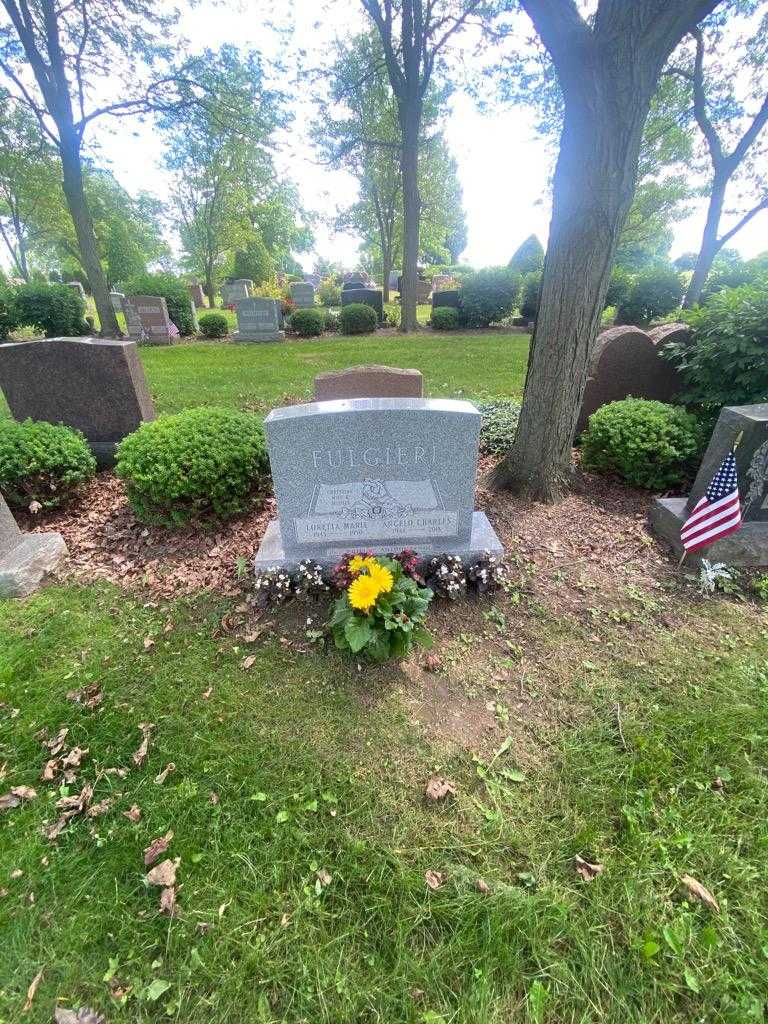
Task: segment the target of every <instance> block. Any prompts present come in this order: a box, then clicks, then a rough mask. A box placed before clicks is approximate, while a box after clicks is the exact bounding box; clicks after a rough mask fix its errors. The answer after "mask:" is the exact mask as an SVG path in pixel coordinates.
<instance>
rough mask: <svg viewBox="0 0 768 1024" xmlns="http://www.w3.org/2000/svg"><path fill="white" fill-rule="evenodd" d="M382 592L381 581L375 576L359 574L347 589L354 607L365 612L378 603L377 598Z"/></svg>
mask: <svg viewBox="0 0 768 1024" xmlns="http://www.w3.org/2000/svg"><path fill="white" fill-rule="evenodd" d="M380 593H381V587H380V586H379V581H378V580H375V579H374V578H373V576H358V577H357V579H356V580H353V581H352V583H350V585H349V588H348V589H347V595H348V597H349V603H350V604H351V605H352V607H353V608H358V609H359V610H360V611H363V612H367V611H368V609H369V608H372V607H373V606H374V605H375V604H376V598H377V597H378V596H379V594H380Z"/></svg>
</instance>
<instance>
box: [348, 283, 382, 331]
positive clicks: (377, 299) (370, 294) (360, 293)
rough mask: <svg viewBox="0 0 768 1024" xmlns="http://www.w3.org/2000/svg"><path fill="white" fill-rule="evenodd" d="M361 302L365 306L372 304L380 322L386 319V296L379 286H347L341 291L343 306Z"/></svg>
mask: <svg viewBox="0 0 768 1024" xmlns="http://www.w3.org/2000/svg"><path fill="white" fill-rule="evenodd" d="M355 302H360V303H362V304H363V305H364V306H370V307H371V309H373V310H374V312H375V313H376V319H377V320H378V321H379V323H382V322H383V320H384V298H383V294H382V292H380V291H379V289H378V288H346V289H344V291H342V293H341V304H342V306H350V305H352V303H355Z"/></svg>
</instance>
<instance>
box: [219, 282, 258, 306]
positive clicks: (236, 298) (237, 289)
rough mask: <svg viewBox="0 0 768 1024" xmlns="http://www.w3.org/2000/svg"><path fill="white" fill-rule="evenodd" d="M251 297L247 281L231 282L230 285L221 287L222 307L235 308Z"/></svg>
mask: <svg viewBox="0 0 768 1024" xmlns="http://www.w3.org/2000/svg"><path fill="white" fill-rule="evenodd" d="M250 297H251V293H250V291H249V290H248V285H247V284H246V283H245V281H230V282H229V283H228V284H223V285H222V286H221V304H222V306H235V305H237V303H238V302H241V301H242V300H243V299H249V298H250Z"/></svg>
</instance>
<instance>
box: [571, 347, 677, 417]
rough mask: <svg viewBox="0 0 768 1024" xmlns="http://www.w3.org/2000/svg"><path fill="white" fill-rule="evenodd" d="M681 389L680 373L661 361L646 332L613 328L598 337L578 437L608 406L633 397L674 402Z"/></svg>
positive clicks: (660, 356) (583, 401) (585, 391)
mask: <svg viewBox="0 0 768 1024" xmlns="http://www.w3.org/2000/svg"><path fill="white" fill-rule="evenodd" d="M681 388H682V381H681V380H680V377H679V375H678V373H677V370H676V369H675V368H674V366H673V365H672V364H671V363H670V362H668V361H667V360H666V359H664V358H663V357H662V355H661V353H660V351H659V349H658V348H657V347H656V345H654V343H653V342H652V341H651V339H650V337H649V336H648V335H647V334H646V333H645V331H641V330H640V328H639V327H610V328H609V329H608V330H607V331H603V332H602V334H599V335H598V337H597V342H596V344H595V350H594V353H593V355H592V360H591V363H590V369H589V377H588V379H587V386H586V388H585V390H584V398H583V399H582V403H581V411H580V413H579V419H578V423H577V426H576V433H577V434H579V433H581V431H582V430H583V429H584V428H585V427H586V425H587V420H588V419H589V417H590V416H591V415H592V413H593V412H595V410H596V409H599V408H600V406H602V405H606V404H607V403H608V402H617V401H620V400H621V399H623V398H628V397H629V396H630V395H631V396H632V397H633V398H649V399H655V400H656V401H658V402H671V401H672V400H673V399H674V398H675V396H676V395H677V394H678V393H679V391H680V390H681Z"/></svg>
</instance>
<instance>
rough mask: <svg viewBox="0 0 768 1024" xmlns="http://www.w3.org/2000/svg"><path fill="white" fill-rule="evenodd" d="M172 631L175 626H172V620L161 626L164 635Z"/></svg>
mask: <svg viewBox="0 0 768 1024" xmlns="http://www.w3.org/2000/svg"><path fill="white" fill-rule="evenodd" d="M174 629H175V626H174V623H173V619H167V620H166V623H165V625H164V626H163V632H164V633H172V632H173V630H174Z"/></svg>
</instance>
